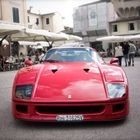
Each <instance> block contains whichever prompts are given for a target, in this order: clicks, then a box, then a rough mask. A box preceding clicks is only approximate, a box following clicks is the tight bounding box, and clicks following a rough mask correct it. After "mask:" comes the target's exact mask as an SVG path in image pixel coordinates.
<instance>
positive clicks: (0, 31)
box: [0, 22, 25, 38]
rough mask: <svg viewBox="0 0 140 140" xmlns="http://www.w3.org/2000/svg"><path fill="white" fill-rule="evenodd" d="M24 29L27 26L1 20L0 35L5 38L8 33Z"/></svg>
mask: <svg viewBox="0 0 140 140" xmlns="http://www.w3.org/2000/svg"><path fill="white" fill-rule="evenodd" d="M23 29H25V27H24V26H21V25H17V24H8V23H2V22H0V37H1V38H3V37H4V36H6V35H11V34H15V33H18V32H19V31H21V30H23Z"/></svg>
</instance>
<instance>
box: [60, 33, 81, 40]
mask: <svg viewBox="0 0 140 140" xmlns="http://www.w3.org/2000/svg"><path fill="white" fill-rule="evenodd" d="M59 34H61V35H64V36H66V37H67V38H68V39H67V40H73V41H81V40H82V38H81V37H79V36H76V35H70V34H66V33H62V32H61V33H59Z"/></svg>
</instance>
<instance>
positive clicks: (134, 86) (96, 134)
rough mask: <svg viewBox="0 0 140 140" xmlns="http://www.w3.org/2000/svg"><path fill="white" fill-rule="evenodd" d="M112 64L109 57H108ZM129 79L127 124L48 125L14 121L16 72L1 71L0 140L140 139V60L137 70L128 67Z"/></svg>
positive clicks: (125, 68)
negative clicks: (13, 102)
mask: <svg viewBox="0 0 140 140" xmlns="http://www.w3.org/2000/svg"><path fill="white" fill-rule="evenodd" d="M105 60H106V61H107V62H109V59H108V58H105ZM123 69H124V71H125V72H126V74H127V77H128V80H129V91H130V114H129V117H128V119H127V120H126V121H119V122H118V121H117V122H84V123H46V122H24V121H18V120H14V119H13V117H12V115H11V90H12V83H13V79H14V76H15V74H16V71H11V72H0V140H7V139H8V140H20V139H22V140H24V139H26V140H28V139H32V140H38V139H40V140H139V139H140V58H136V59H135V67H132V66H131V67H124V66H123Z"/></svg>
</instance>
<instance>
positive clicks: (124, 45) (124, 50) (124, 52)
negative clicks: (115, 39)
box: [123, 42, 130, 67]
mask: <svg viewBox="0 0 140 140" xmlns="http://www.w3.org/2000/svg"><path fill="white" fill-rule="evenodd" d="M129 48H130V46H129V44H128V42H124V43H123V56H124V60H125V66H126V67H127V65H128V53H129Z"/></svg>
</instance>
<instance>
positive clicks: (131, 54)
mask: <svg viewBox="0 0 140 140" xmlns="http://www.w3.org/2000/svg"><path fill="white" fill-rule="evenodd" d="M129 46H130V48H129V61H128V65H129V66H131V62H132V66H134V58H135V53H136V46H135V45H134V44H133V42H132V41H129Z"/></svg>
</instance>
